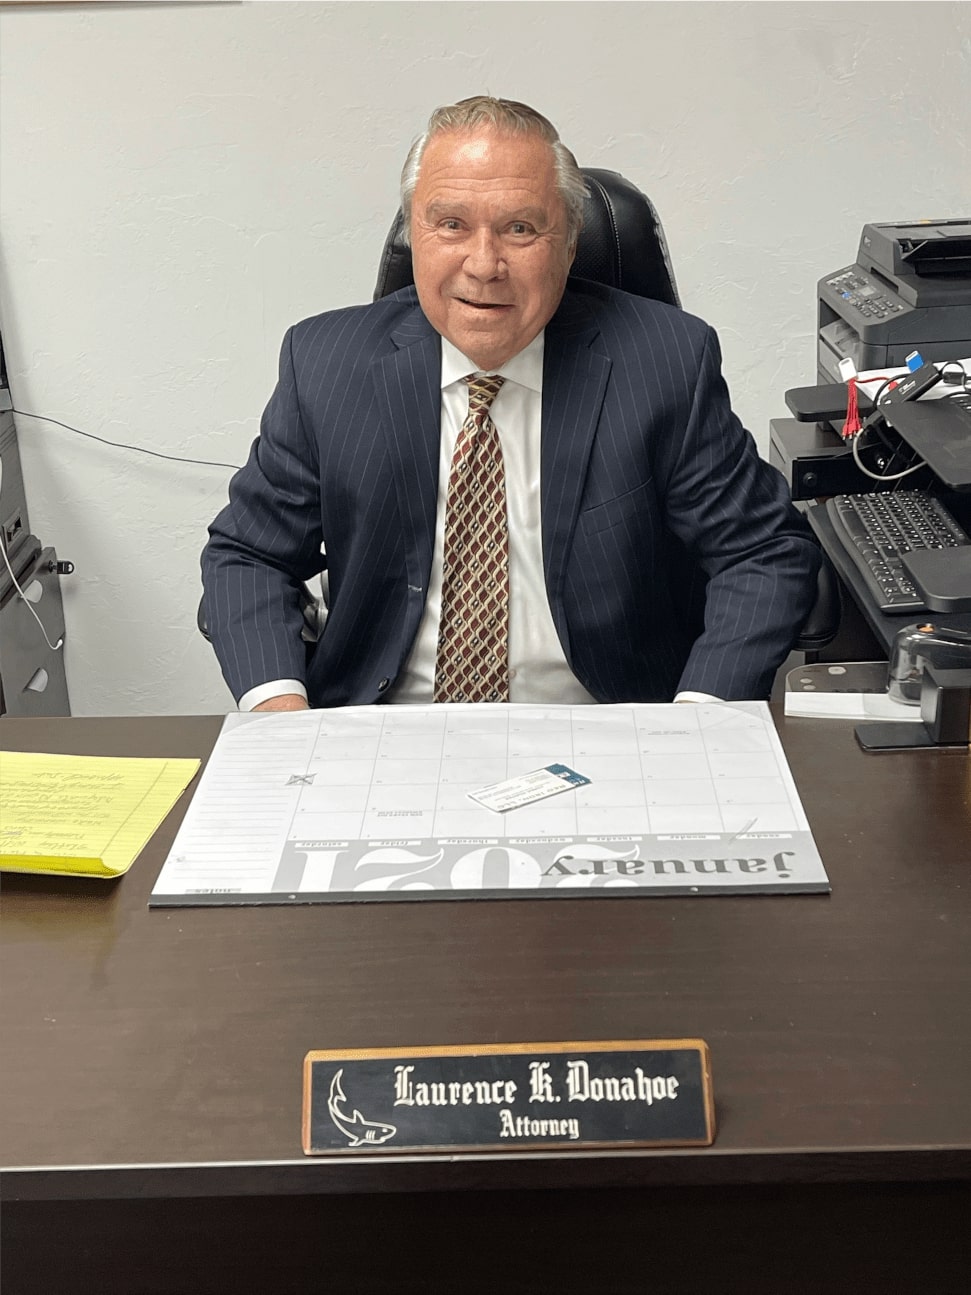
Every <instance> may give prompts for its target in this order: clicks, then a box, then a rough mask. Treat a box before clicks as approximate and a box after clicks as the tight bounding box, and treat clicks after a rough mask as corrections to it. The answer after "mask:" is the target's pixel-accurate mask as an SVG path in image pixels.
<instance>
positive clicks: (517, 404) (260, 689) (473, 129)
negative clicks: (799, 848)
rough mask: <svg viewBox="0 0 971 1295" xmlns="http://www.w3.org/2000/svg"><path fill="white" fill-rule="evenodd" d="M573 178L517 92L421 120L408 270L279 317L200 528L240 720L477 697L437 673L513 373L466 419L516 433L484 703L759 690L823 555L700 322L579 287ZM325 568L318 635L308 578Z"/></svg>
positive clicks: (733, 694) (407, 179) (505, 442)
mask: <svg viewBox="0 0 971 1295" xmlns="http://www.w3.org/2000/svg"><path fill="white" fill-rule="evenodd" d="M583 194H584V187H583V178H582V175H581V174H580V172H579V170H578V168H577V166H576V162H575V161H574V159H573V156H572V154H570V153H569V151H568V150H567V149H565V148H564V146H563V145H562V143H561V142H560V141H559V138H558V136H557V133H556V131H555V129H554V128H553V127H552V125H551V124H550V123H549V122H548V121H547V120H546V119H545V118H544V117H542V116H540V115H539V114H538V113H536V112H535V111H534V110H532V109H530V108H527V107H526V106H525V105H521V104H515V103H511V102H509V101H505V100H495V99H490V98H486V97H476V98H474V99H470V100H465V101H463V102H462V103H460V104H457V105H452V106H450V107H446V108H442V109H439V110H438V111H437V112H436V113H435V114H433V116H432V118H431V121H430V123H429V129H428V131H427V132H426V134H425V135H423V136H422V137H421V139H419V140H418V142H417V143H416V145H415V146H414V147H413V149H412V151H411V153H410V154H409V158H408V161H407V162H406V164H405V169H404V172H403V176H402V210H403V212H404V215H405V220H406V227H407V229H408V232H409V234H410V241H411V245H412V252H413V264H414V277H415V286H414V287H413V288H407V289H403V290H402V291H400V292H397V293H395V294H393V295H391V296H388V297H385V298H383V299H381V300H379V301H377V302H375V303H373V304H371V305H367V306H361V307H352V308H349V309H345V310H338V311H333V312H329V313H327V314H324V315H320V316H317V317H315V318H312V319H308V320H305V321H304V322H303V323H301V324H298V325H296V326H295V327H294V328H292V329H291V330H290V332H289V333H288V334H287V337H286V339H285V341H284V344H283V352H282V357H281V362H280V379H279V383H278V385H277V388H276V390H275V392H274V394H273V396H272V398H271V400H270V403H269V405H268V406H267V409H266V412H265V414H264V417H263V421H262V425H261V430H260V435H259V437H258V439H257V440H256V441H255V442H254V445H253V448H252V450H251V453H250V456H249V459H248V461H247V463H246V465H245V466H244V467H243V468H242V469H241V470H240V471H239V472H238V473H237V474H236V476H235V477H234V478H233V481H232V483H231V486H230V502H229V504H228V506H227V507H226V508H225V509H224V510H223V511H222V512H221V513H220V514H219V516H218V517H217V518H216V520H215V521H214V522H213V524H212V526H211V528H210V541H209V543H208V545H207V547H206V550H205V553H204V556H203V577H204V585H205V606H206V615H207V618H208V624H209V630H210V635H211V638H212V642H213V645H214V647H215V650H216V653H217V655H218V657H219V660H220V663H221V665H222V668H223V672H224V674H225V676H226V680H227V682H228V683H229V686H230V688H231V689H232V690H233V693H234V695H235V697H236V698H237V701H238V702H239V704H240V706H241V708H243V709H272V710H296V709H303V708H305V707H306V706H308V705H310V706H341V705H357V704H368V703H373V702H379V701H383V702H392V701H401V702H430V701H432V700H433V699H434V700H450V699H452V700H454V699H465V698H466V694H464V693H461V692H460V693H449V692H448V691H447V689H446V690H444V691H443V689H442V686H441V677H442V659H443V655H444V654H445V652H446V648H447V647H448V645H447V644H446V643H445V638H446V631H445V629H444V626H445V618H444V617H443V604H444V605H445V606H446V608H448V607H450V606H451V601H450V600H452V599H453V598H454V597H455V591H454V570H453V561H454V556H453V555H450V554H451V550H447V548H446V538H445V537H446V533H447V532H449V531H450V530H451V528H452V525H453V512H452V510H453V508H454V507H455V501H454V499H453V497H452V494H451V491H453V490H454V489H455V481H456V480H457V479H458V474H459V471H460V468H459V466H458V459H459V457H460V449H459V448H458V446H459V443H460V442H461V441H462V438H463V435H464V432H463V427H466V428H467V427H469V426H470V423H469V420H470V419H471V418H472V411H473V405H472V401H471V398H470V383H474V382H476V381H478V380H480V379H482V378H483V376H484V375H488V376H489V377H491V376H492V375H498V377H499V378H501V379H502V382H501V383H499V382H493V384H492V388H491V389H490V395H489V399H491V401H492V403H491V405H490V406H488V408H487V409H486V411H485V412H484V413H482V414H480V418H479V425H480V431H481V424H482V420H483V419H485V421H486V423H487V424H490V423H491V426H490V427H489V431H490V433H491V434H492V435H493V436H496V437H497V438H498V442H499V443H500V444H501V451H500V450H499V449H497V450H496V451H495V454H496V456H497V457H498V458H499V459H501V464H502V474H504V476H503V484H502V485H501V486H500V487H499V488H500V490H501V491H504V499H505V510H506V517H505V518H500V522H501V525H500V530H501V532H502V535H503V543H504V544H505V543H506V538H505V537H506V536H507V537H508V552H506V550H505V549H504V550H503V556H502V561H501V563H500V568H501V583H502V584H503V592H502V597H501V599H500V600H499V601H500V602H501V610H502V615H501V617H498V618H497V617H496V616H493V617H491V618H489V624H493V623H494V622H496V621H497V619H498V622H499V624H500V629H499V631H497V637H496V638H495V639H494V640H490V639H488V638H484V639H483V640H482V643H483V644H485V646H484V647H483V648H482V649H481V651H482V654H483V661H484V662H485V665H484V668H487V667H488V666H489V664H490V661H491V664H492V666H493V667H495V666H496V663H497V662H498V676H499V679H500V683H499V684H498V685H497V687H498V691H495V692H492V693H490V694H489V697H490V698H493V697H497V698H498V699H500V700H510V701H513V702H518V701H524V702H539V703H541V702H570V703H578V702H620V701H644V702H648V701H671V700H675V699H677V700H692V699H699V698H702V697H718V698H723V699H726V700H731V699H741V698H759V697H765V696H767V695H768V692H769V689H770V687H771V684H772V679H773V676H774V674H775V671H776V670H777V668H778V666H779V665H780V663H781V662H782V661H783V659H784V658H785V656H786V654H787V653H788V652H789V650H790V648H791V646H792V643H793V641H794V639H795V637H796V635H797V633H798V631H799V629H800V627H801V625H802V623H803V621H804V619H805V617H806V615H807V613H808V611H809V609H810V607H811V605H812V602H813V598H814V594H815V586H816V573H817V568H818V562H819V558H818V552H817V549H816V546H815V544H814V542H813V540H812V539H811V537H810V535H809V532H808V528H807V527H806V524H805V523H804V521H803V520H802V518H801V517H800V516H799V514H798V513H797V512H796V511H795V510H794V509H793V507H792V505H791V503H790V502H789V500H788V497H787V493H786V490H785V485H784V482H783V480H782V477H781V476H780V474H779V473H778V472H776V470H775V469H774V468H771V467H770V466H769V465H768V464H766V463H765V462H764V461H762V460H761V459H760V458H759V456H758V454H757V452H756V449H755V445H754V443H753V441H752V438H751V436H750V435H749V433H748V432H746V431H745V430H744V429H743V428H742V426H741V425H740V423H739V422H738V419H737V418H736V417H735V415H734V414H733V413H732V411H731V408H730V404H729V398H728V392H727V389H726V387H725V383H724V381H723V379H722V376H721V370H720V356H719V351H718V344H717V340H716V338H715V335H714V333H713V332H712V330H711V329H710V328H708V326H707V325H706V324H704V323H702V322H701V321H700V320H698V319H695V318H693V317H692V316H690V315H687V314H685V313H684V312H682V311H680V310H678V309H675V308H673V307H670V306H666V305H663V304H660V303H658V302H654V301H650V300H647V299H643V298H640V297H634V296H630V295H628V294H626V293H622V292H618V291H615V290H613V289H609V288H606V287H602V286H599V285H596V284H591V283H584V282H582V281H573V282H572V283H571V285H570V286H569V287H567V275H568V273H569V270H570V266H571V263H572V261H573V257H574V253H575V250H576V240H577V235H578V233H579V229H580V222H581V206H582V199H583ZM496 386H498V387H500V389H499V390H498V394H495V395H494V398H493V394H492V393H493V391H494V388H495V387H496ZM475 389H476V390H478V388H475ZM482 434H483V435H485V433H484V432H483V433H482ZM461 471H462V472H464V471H465V469H464V468H461ZM488 489H489V490H491V489H492V485H491V484H490V485H489V486H488ZM500 511H501V510H500ZM460 547H461V546H460ZM489 547H490V549H491V547H492V545H491V543H490V545H489ZM473 565H474V566H477V564H473ZM325 567H326V570H327V577H328V584H329V593H328V603H329V612H328V616H327V620H326V624H325V626H324V630H323V633H322V635H321V637H320V641H319V642H318V643H317V644H316V646H315V647H314V648H313V650H312V651H308V649H307V645H306V644H305V642H304V641H303V639H302V638H301V629H302V627H303V617H302V613H301V608H300V603H301V591H302V584H303V582H304V581H306V580H308V579H310V578H312V577H314V576H315V575H317V574H319V573H320V572H321V571H322V570H323V569H324V568H325ZM506 572H507V573H508V580H507V583H508V594H507V593H506V589H505V584H506V575H505V573H506ZM487 574H488V573H487ZM476 579H477V577H476V576H475V575H474V574H472V572H471V570H470V571H467V572H466V573H465V575H464V577H463V579H460V580H459V585H460V586H461V587H462V591H463V596H465V595H473V596H474V598H477V596H478V593H479V592H480V591H479V590H478V589H476V588H474V587H472V586H473V584H474V581H475V580H476ZM490 579H491V585H490V588H493V587H494V586H495V572H492V573H491V575H490ZM483 581H484V584H485V583H487V582H486V581H485V577H484V576H483ZM450 582H451V583H450ZM484 584H483V591H482V592H483V597H485V592H484ZM473 600H474V599H473ZM469 641H471V640H469ZM475 641H476V642H477V643H478V642H480V640H479V638H478V634H477V635H476V637H475ZM450 650H452V651H454V643H453V644H452V646H451V649H450ZM463 650H464V649H463ZM468 650H469V651H472V649H471V647H469V649H468ZM486 658H488V660H486ZM477 670H478V665H476V666H475V671H476V672H477ZM494 673H495V671H494ZM475 677H476V678H478V674H477V673H475Z"/></svg>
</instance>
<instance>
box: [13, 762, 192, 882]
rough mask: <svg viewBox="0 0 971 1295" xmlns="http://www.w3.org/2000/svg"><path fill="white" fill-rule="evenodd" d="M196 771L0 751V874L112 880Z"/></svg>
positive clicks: (185, 765)
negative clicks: (54, 874)
mask: <svg viewBox="0 0 971 1295" xmlns="http://www.w3.org/2000/svg"><path fill="white" fill-rule="evenodd" d="M200 763H201V762H200V761H199V760H158V759H140V758H139V759H120V758H116V757H112V756H100V755H40V754H37V753H33V752H28V753H22V752H18V751H0V870H5V871H7V872H48V873H60V874H66V875H70V874H81V875H84V876H90V877H118V876H120V875H121V874H122V873H123V872H127V871H128V869H129V868H130V867H131V866H132V864H133V863H134V862H135V859H136V858H137V857H138V855H139V853H140V852H141V850H142V849H143V847H144V846H145V845H146V844H147V842H148V841H149V839H150V838H151V836H152V833H153V832H154V831H155V829H156V828H157V827H158V825H159V824H160V823H161V822H162V820H163V819H164V818H165V816H166V814H167V813H168V812H169V810H170V809H171V808H172V806H173V805H174V804H175V802H176V801H177V800H178V798H179V796H181V794H182V792H183V791H185V789H186V787H188V785H189V783H190V782H191V781H192V779H193V778H194V777H195V775H196V772H197V770H198V768H199V765H200Z"/></svg>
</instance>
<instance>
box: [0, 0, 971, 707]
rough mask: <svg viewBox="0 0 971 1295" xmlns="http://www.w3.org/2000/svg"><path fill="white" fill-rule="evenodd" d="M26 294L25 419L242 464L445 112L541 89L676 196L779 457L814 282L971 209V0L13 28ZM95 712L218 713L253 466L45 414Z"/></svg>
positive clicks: (17, 211)
mask: <svg viewBox="0 0 971 1295" xmlns="http://www.w3.org/2000/svg"><path fill="white" fill-rule="evenodd" d="M0 24H2V29H0V41H2V44H0V58H2V83H0V96H2V97H0V132H2V133H0V150H2V153H0V159H2V172H0V181H2V189H0V195H2V244H0V258H2V264H0V268H2V276H3V281H2V293H0V311H2V326H3V335H4V341H5V345H6V348H7V351H8V359H9V366H10V371H11V385H12V388H13V394H14V397H15V400H16V402H17V404H18V406H19V407H20V408H22V409H26V410H31V411H35V412H38V413H44V414H48V415H50V416H51V417H53V418H58V419H61V420H63V421H65V422H68V423H71V424H73V425H74V426H76V427H80V428H82V429H84V430H85V431H88V432H92V433H94V434H96V435H100V436H105V437H108V438H110V439H113V440H122V441H130V442H134V443H137V444H139V445H143V446H147V447H151V448H155V449H157V450H161V451H163V452H165V453H169V454H181V455H189V456H193V457H197V458H206V459H220V460H225V461H227V462H230V463H239V462H241V461H242V460H243V458H244V456H245V454H246V450H247V447H248V444H249V442H250V440H251V439H252V437H253V435H254V433H255V431H256V428H257V424H258V419H259V413H260V411H261V408H262V406H263V404H264V402H265V399H266V397H267V395H268V394H269V391H270V389H271V386H272V383H273V381H274V377H275V366H276V356H277V349H278V346H279V343H280V339H281V337H282V334H283V331H284V329H285V328H286V327H287V326H288V325H289V324H290V323H291V322H292V321H294V320H296V319H299V318H302V317H303V316H305V315H308V314H311V313H314V312H316V311H319V310H324V309H327V308H329V307H334V306H340V305H345V304H347V303H350V302H357V301H363V300H366V299H368V298H369V297H370V292H371V288H372V285H373V281H374V275H375V264H376V257H377V254H378V250H379V248H380V247H381V244H382V241H383V237H384V233H385V229H386V227H387V224H388V221H389V219H390V215H391V213H392V211H393V209H394V206H395V203H396V196H395V191H396V177H397V172H398V168H399V165H400V161H401V159H402V157H403V155H404V152H405V151H406V148H407V146H408V144H409V143H410V142H411V140H412V138H413V137H414V135H415V134H416V133H417V132H418V130H419V129H420V128H421V125H422V124H423V122H424V120H425V119H426V118H427V115H428V113H429V112H430V110H431V109H432V108H433V107H435V106H436V105H437V104H438V103H441V102H446V101H449V100H452V99H455V98H459V97H462V96H463V95H465V94H469V93H474V92H478V91H483V90H488V91H491V92H492V93H495V94H502V95H507V96H509V97H513V98H520V99H525V100H527V101H530V102H532V103H534V104H535V105H536V106H537V107H539V108H540V109H541V110H542V111H544V112H545V113H547V115H548V116H550V117H552V119H553V120H554V121H555V122H556V123H557V124H558V126H559V127H560V130H561V132H562V135H563V137H564V139H565V140H566V141H567V143H568V144H569V145H570V146H571V147H572V148H573V149H574V151H575V152H576V154H577V156H578V158H579V159H580V161H581V163H584V164H587V165H596V166H606V167H611V168H614V169H616V170H622V171H624V172H625V173H626V174H627V175H628V176H630V178H631V179H633V180H634V181H635V182H636V183H638V184H639V185H640V186H641V187H642V188H644V189H645V190H646V191H647V192H648V193H649V194H651V196H652V197H653V199H654V200H655V202H656V203H657V206H658V208H659V210H660V213H661V216H662V219H663V221H664V223H665V226H666V229H667V232H668V236H669V241H670V244H671V250H672V255H673V258H674V262H675V267H676V270H677V274H678V279H679V285H680V288H681V291H682V295H683V298H684V301H685V304H686V306H687V307H688V308H689V309H691V310H693V311H694V312H695V313H697V314H700V315H702V316H704V317H706V318H707V319H708V320H709V321H710V322H712V323H713V324H715V325H716V327H717V328H718V329H719V331H720V333H721V336H722V341H723V345H724V350H725V361H726V372H727V374H728V376H729V381H730V384H731V386H732V389H733V392H734V396H735V404H736V408H737V409H738V411H739V413H740V414H741V415H742V417H743V419H744V420H745V421H746V422H747V424H748V425H749V426H750V427H751V428H752V430H753V432H754V433H755V434H756V437H757V438H758V439H759V442H760V444H761V445H762V447H763V449H764V448H765V446H766V443H767V442H766V438H767V421H768V419H769V417H771V416H773V415H777V414H779V413H780V412H784V411H783V405H782V391H783V389H784V388H785V387H786V386H793V385H799V384H802V383H807V382H810V381H812V380H813V378H814V372H815V364H814V325H815V293H814V285H815V281H816V279H817V278H818V277H819V276H820V275H822V274H823V273H825V272H827V271H829V270H833V269H836V268H837V267H838V266H840V265H842V264H844V263H848V262H849V261H851V260H852V259H853V254H854V252H855V250H856V243H857V239H858V236H859V232H860V227H861V225H862V224H863V223H864V222H865V221H867V220H897V219H912V218H915V217H922V216H931V217H942V216H955V215H967V214H968V211H969V209H971V156H969V138H971V7H969V6H967V5H965V4H963V3H941V4H922V5H912V4H895V3H850V2H847V3H831V4H801V3H797V4H784V3H779V4H776V3H759V4H735V3H728V2H726V3H697V4H637V3H629V4H627V3H555V2H552V3H401V4H398V3H390V4H384V3H359V4H325V3H320V4H290V3H259V4H220V5H199V6H192V7H189V6H184V5H179V6H169V5H145V6H137V5H133V6H125V5H108V6H105V7H98V6H90V7H79V6H76V7H67V8H60V7H54V8H50V9H13V10H6V11H5V12H4V13H3V14H2V17H0ZM18 426H19V433H20V441H21V450H22V456H23V462H24V471H25V476H26V481H27V490H28V505H29V508H30V514H31V522H32V525H33V529H34V531H35V533H37V534H38V535H39V536H40V537H41V538H42V539H43V540H44V541H45V542H47V543H55V544H56V545H57V547H58V550H59V552H60V553H61V554H62V556H64V557H69V558H71V559H73V560H74V561H75V563H76V564H77V574H76V575H75V576H74V577H72V578H71V579H69V580H65V581H64V582H63V587H64V595H65V602H66V618H67V627H68V642H67V647H66V652H65V656H66V663H67V670H68V682H69V686H70V692H71V699H72V704H73V709H74V712H75V713H76V714H140V713H153V712H154V713H178V712H185V713H191V712H200V711H221V710H225V709H226V708H227V706H228V705H229V704H230V698H229V694H228V692H227V691H226V689H225V687H224V685H223V684H222V680H221V677H220V675H219V672H218V670H217V668H216V665H215V662H214V660H213V659H212V657H211V653H210V650H209V648H208V647H207V645H206V644H205V643H204V642H203V641H202V640H201V638H200V637H199V635H198V634H197V633H196V630H195V609H196V603H197V600H198V594H199V581H198V552H199V549H200V547H201V545H202V543H203V540H204V535H205V527H206V524H207V522H208V521H209V520H210V519H211V517H212V516H213V515H214V514H215V512H216V511H217V510H218V508H219V507H220V506H221V504H222V502H223V500H224V497H225V490H226V482H227V479H228V473H227V472H226V471H224V470H223V469H221V468H207V467H192V466H189V465H181V464H172V463H165V462H162V461H161V460H158V459H151V458H147V457H145V456H143V455H137V454H130V453H126V452H123V451H120V450H115V449H109V448H107V447H104V446H100V445H98V444H96V443H94V442H91V441H84V440H81V439H80V438H78V437H76V436H73V435H71V434H70V433H69V432H66V431H62V430H61V429H60V428H57V427H51V426H49V425H46V424H43V423H38V422H34V421H33V420H27V419H20V420H18Z"/></svg>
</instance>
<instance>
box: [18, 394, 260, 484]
mask: <svg viewBox="0 0 971 1295" xmlns="http://www.w3.org/2000/svg"><path fill="white" fill-rule="evenodd" d="M10 412H11V413H13V414H19V415H20V417H21V418H37V419H39V420H40V421H41V422H42V423H53V424H54V426H55V427H63V428H64V430H65V431H68V432H74V433H75V434H76V435H77V436H86V437H87V438H88V439H89V440H91V441H100V442H101V444H102V445H110V446H112V447H113V448H114V449H116V450H135V451H136V452H137V453H138V454H151V455H152V457H153V458H156V459H168V460H169V462H170V463H197V464H199V465H200V466H201V467H204V468H231V469H232V470H233V472H236V471H238V469H239V464H238V463H218V462H216V461H215V460H214V459H184V458H182V457H181V456H180V455H178V454H162V453H161V452H160V451H159V450H146V449H144V448H143V447H142V446H141V445H126V444H125V442H124V441H108V440H105V438H104V437H103V436H95V434H94V432H82V431H81V429H80V427H72V426H71V425H70V423H61V422H59V421H58V420H57V419H56V418H48V417H47V415H46V414H29V413H28V412H27V410H26V409H12V410H11V411H10Z"/></svg>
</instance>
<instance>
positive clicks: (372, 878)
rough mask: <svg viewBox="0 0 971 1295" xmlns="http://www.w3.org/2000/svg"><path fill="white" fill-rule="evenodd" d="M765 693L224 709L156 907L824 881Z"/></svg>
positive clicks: (779, 886) (690, 890)
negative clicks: (584, 702) (555, 702)
mask: <svg viewBox="0 0 971 1295" xmlns="http://www.w3.org/2000/svg"><path fill="white" fill-rule="evenodd" d="M829 888H830V887H829V882H828V879H827V876H826V872H825V869H824V867H823V863H822V860H821V859H820V856H819V853H818V851H817V849H816V844H815V842H814V840H813V837H812V833H811V831H810V828H809V823H808V821H807V819H806V815H805V813H804V811H803V808H802V804H801V802H800V799H799V794H798V791H797V789H796V785H795V783H794V781H793V778H792V774H791V772H790V770H789V766H788V763H787V761H786V758H785V754H784V752H783V749H782V744H781V742H780V741H779V737H778V734H777V733H776V729H775V725H774V723H773V721H772V717H771V714H770V712H769V708H768V706H767V705H766V703H764V702H732V703H727V702H726V703H701V704H693V705H674V704H665V705H661V704H658V705H650V704H643V705H602V706H524V705H502V704H497V705H490V704H485V705H474V706H471V705H469V706H463V705H455V704H447V705H434V706H389V705H383V706H355V707H347V708H341V709H332V710H316V711H302V712H293V713H283V714H273V713H262V714H249V715H237V714H234V715H229V716H227V717H226V719H225V721H224V724H223V728H222V731H221V733H220V736H219V739H218V741H217V743H216V746H215V748H214V750H213V752H212V755H211V757H210V759H209V762H208V764H207V766H206V769H205V771H204V773H203V775H202V778H201V780H200V782H199V786H198V788H197V790H196V793H195V796H194V797H193V799H192V802H191V804H190V806H189V809H188V811H187V813H186V816H185V819H184V821H183V823H182V826H181V828H180V829H179V832H178V835H177V837H176V840H175V842H174V844H173V846H172V849H171V851H170V853H169V856H168V858H167V859H166V862H165V864H164V866H163V868H162V871H161V873H160V874H159V877H158V880H157V882H156V885H155V887H154V890H153V892H152V896H151V898H150V901H149V903H150V905H151V906H186V905H213V904H306V903H322V902H334V901H339V902H347V901H360V900H372V901H374V900H385V901H388V900H421V899H440V900H441V899H473V898H492V899H495V898H510V899H523V898H529V897H536V898H558V897H559V898H566V897H569V898H577V897H581V896H590V897H605V896H617V897H623V896H631V897H635V896H638V895H699V896H701V895H719V894H732V895H737V894H751V895H759V894H779V893H790V894H811V893H825V892H827V891H828V890H829Z"/></svg>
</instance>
